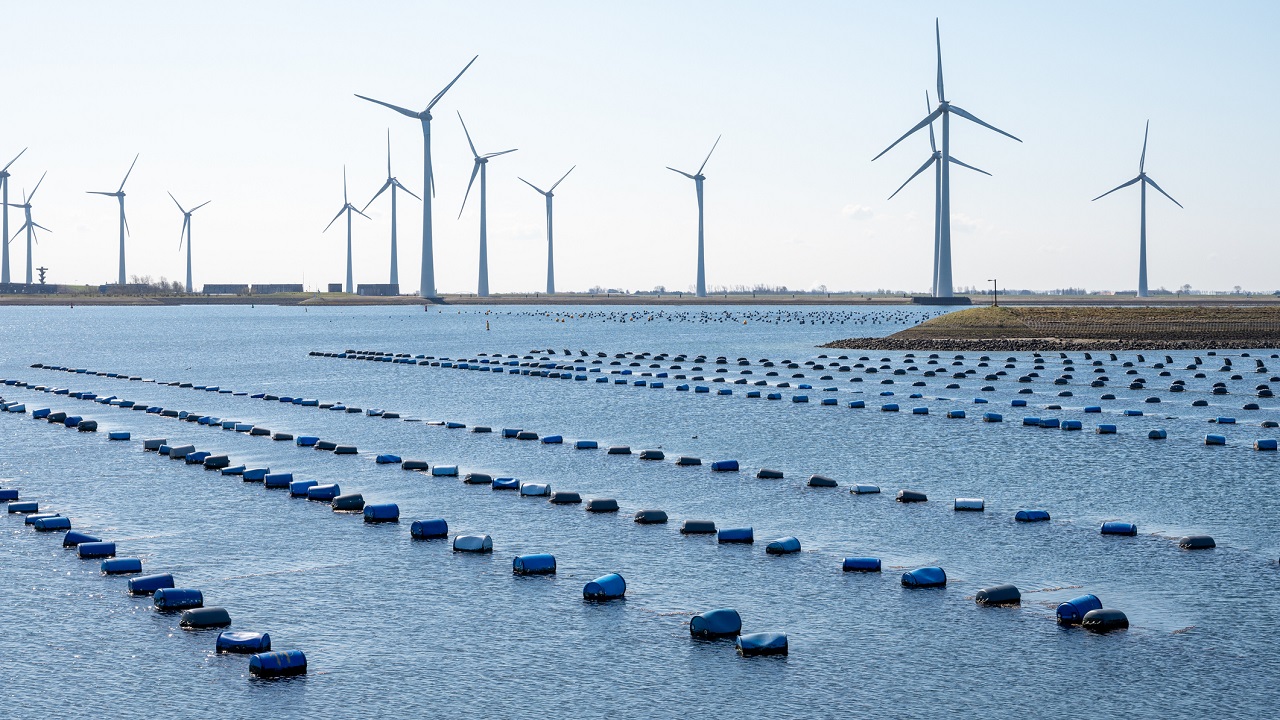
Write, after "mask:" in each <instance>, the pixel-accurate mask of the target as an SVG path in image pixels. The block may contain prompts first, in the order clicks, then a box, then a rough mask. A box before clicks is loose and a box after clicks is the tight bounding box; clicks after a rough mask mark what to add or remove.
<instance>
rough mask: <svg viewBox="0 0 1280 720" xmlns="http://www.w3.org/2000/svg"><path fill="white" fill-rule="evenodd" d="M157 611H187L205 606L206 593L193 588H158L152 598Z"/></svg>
mask: <svg viewBox="0 0 1280 720" xmlns="http://www.w3.org/2000/svg"><path fill="white" fill-rule="evenodd" d="M151 602H152V603H153V604H154V605H155V606H156V609H157V610H186V609H188V608H198V607H203V606H204V593H202V592H200V591H199V590H195V589H192V588H158V589H157V590H156V591H155V592H154V593H153V594H152V597H151Z"/></svg>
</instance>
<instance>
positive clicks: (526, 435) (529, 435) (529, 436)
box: [515, 430, 538, 440]
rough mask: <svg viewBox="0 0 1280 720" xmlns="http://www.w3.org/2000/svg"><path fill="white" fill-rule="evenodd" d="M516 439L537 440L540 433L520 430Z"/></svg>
mask: <svg viewBox="0 0 1280 720" xmlns="http://www.w3.org/2000/svg"><path fill="white" fill-rule="evenodd" d="M515 438H516V439H517V440H537V439H538V433H536V432H534V431H532V430H518V431H516V435H515Z"/></svg>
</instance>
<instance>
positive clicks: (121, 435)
mask: <svg viewBox="0 0 1280 720" xmlns="http://www.w3.org/2000/svg"><path fill="white" fill-rule="evenodd" d="M107 439H108V440H128V439H129V433H127V432H125V431H123V430H116V431H114V432H109V433H107Z"/></svg>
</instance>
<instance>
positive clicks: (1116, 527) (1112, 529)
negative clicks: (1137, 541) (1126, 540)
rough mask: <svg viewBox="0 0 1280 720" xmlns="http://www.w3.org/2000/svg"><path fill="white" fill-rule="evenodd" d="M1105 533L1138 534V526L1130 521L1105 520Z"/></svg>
mask: <svg viewBox="0 0 1280 720" xmlns="http://www.w3.org/2000/svg"><path fill="white" fill-rule="evenodd" d="M1102 534H1103V535H1137V534H1138V526H1137V525H1135V524H1134V523H1128V522H1117V521H1111V522H1104V523H1102Z"/></svg>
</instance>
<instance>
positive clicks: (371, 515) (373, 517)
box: [364, 503, 400, 523]
mask: <svg viewBox="0 0 1280 720" xmlns="http://www.w3.org/2000/svg"><path fill="white" fill-rule="evenodd" d="M364 521H365V522H367V523H385V522H400V506H399V505H396V504H395V503H375V504H372V505H365V506H364Z"/></svg>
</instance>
